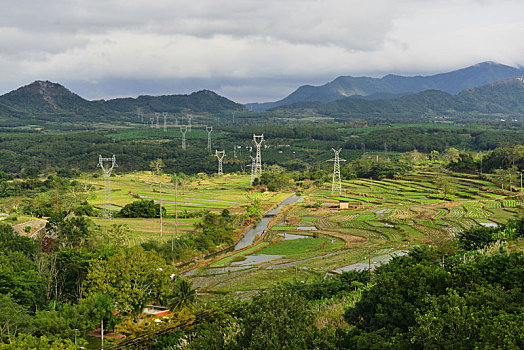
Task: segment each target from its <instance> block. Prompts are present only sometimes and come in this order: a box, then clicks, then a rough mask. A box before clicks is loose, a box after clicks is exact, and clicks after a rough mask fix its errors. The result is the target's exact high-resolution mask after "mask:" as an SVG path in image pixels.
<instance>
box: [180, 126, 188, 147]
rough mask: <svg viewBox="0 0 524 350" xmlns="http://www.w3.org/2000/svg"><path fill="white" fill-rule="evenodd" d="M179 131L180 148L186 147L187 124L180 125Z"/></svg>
mask: <svg viewBox="0 0 524 350" xmlns="http://www.w3.org/2000/svg"><path fill="white" fill-rule="evenodd" d="M180 132H181V133H182V149H183V150H185V149H186V132H187V126H181V127H180Z"/></svg>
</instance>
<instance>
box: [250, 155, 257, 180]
mask: <svg viewBox="0 0 524 350" xmlns="http://www.w3.org/2000/svg"><path fill="white" fill-rule="evenodd" d="M249 158H251V164H250V165H248V166H249V167H251V182H250V183H249V184H250V185H253V181H255V164H256V159H255V158H253V156H251V155H250V156H249Z"/></svg>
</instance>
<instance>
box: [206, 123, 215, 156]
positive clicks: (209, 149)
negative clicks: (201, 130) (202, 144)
mask: <svg viewBox="0 0 524 350" xmlns="http://www.w3.org/2000/svg"><path fill="white" fill-rule="evenodd" d="M212 131H213V127H212V126H206V132H207V150H208V151H209V153H211V132H212Z"/></svg>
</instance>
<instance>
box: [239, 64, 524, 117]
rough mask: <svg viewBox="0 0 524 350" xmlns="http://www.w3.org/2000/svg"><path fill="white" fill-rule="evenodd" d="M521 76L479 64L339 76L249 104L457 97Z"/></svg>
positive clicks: (261, 106) (513, 70)
mask: <svg viewBox="0 0 524 350" xmlns="http://www.w3.org/2000/svg"><path fill="white" fill-rule="evenodd" d="M522 75H524V70H523V69H519V68H514V67H510V66H506V65H503V64H499V63H495V62H482V63H479V64H476V65H473V66H470V67H467V68H463V69H459V70H455V71H452V72H447V73H441V74H436V75H430V76H413V77H406V76H400V75H393V74H389V75H386V76H384V77H382V78H370V77H352V76H340V77H338V78H336V79H335V80H333V81H331V82H329V83H327V84H324V85H322V86H311V85H304V86H301V87H299V88H298V89H297V90H295V91H294V92H293V93H291V94H290V95H289V96H287V97H285V98H283V99H281V100H279V101H275V102H266V103H249V104H246V107H247V108H248V109H251V110H255V111H262V110H267V109H271V108H275V107H279V106H285V105H290V104H294V103H297V102H322V103H328V102H332V101H335V100H339V99H343V98H346V97H356V98H364V99H368V100H369V99H371V100H375V99H389V98H396V97H400V96H403V95H407V94H413V93H417V92H421V91H425V90H439V91H443V92H447V93H449V94H457V93H459V92H461V91H463V90H465V89H469V88H473V87H478V86H481V85H485V84H488V83H491V82H494V81H497V80H501V79H505V78H514V77H518V76H522Z"/></svg>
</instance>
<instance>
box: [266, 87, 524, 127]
mask: <svg viewBox="0 0 524 350" xmlns="http://www.w3.org/2000/svg"><path fill="white" fill-rule="evenodd" d="M306 109H307V110H309V111H311V110H315V111H316V112H317V113H319V114H325V115H329V116H334V117H340V118H344V117H359V118H367V117H393V118H394V117H410V118H412V117H418V116H423V115H445V116H450V115H456V114H460V115H479V114H480V115H492V116H500V115H521V116H522V115H524V77H518V78H509V79H503V80H500V81H497V82H494V83H490V84H487V85H484V86H481V87H477V88H471V89H467V90H464V91H462V92H461V93H459V94H458V95H451V94H448V93H446V92H442V91H438V90H427V91H423V92H420V93H416V94H410V95H406V96H402V97H398V98H394V99H383V100H364V99H358V98H351V97H348V98H344V99H340V100H336V101H333V102H329V103H326V104H322V103H319V102H317V103H311V102H306V103H295V104H292V105H289V106H282V107H279V108H275V109H272V110H271V111H272V112H274V113H279V112H281V113H290V111H301V110H306Z"/></svg>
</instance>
